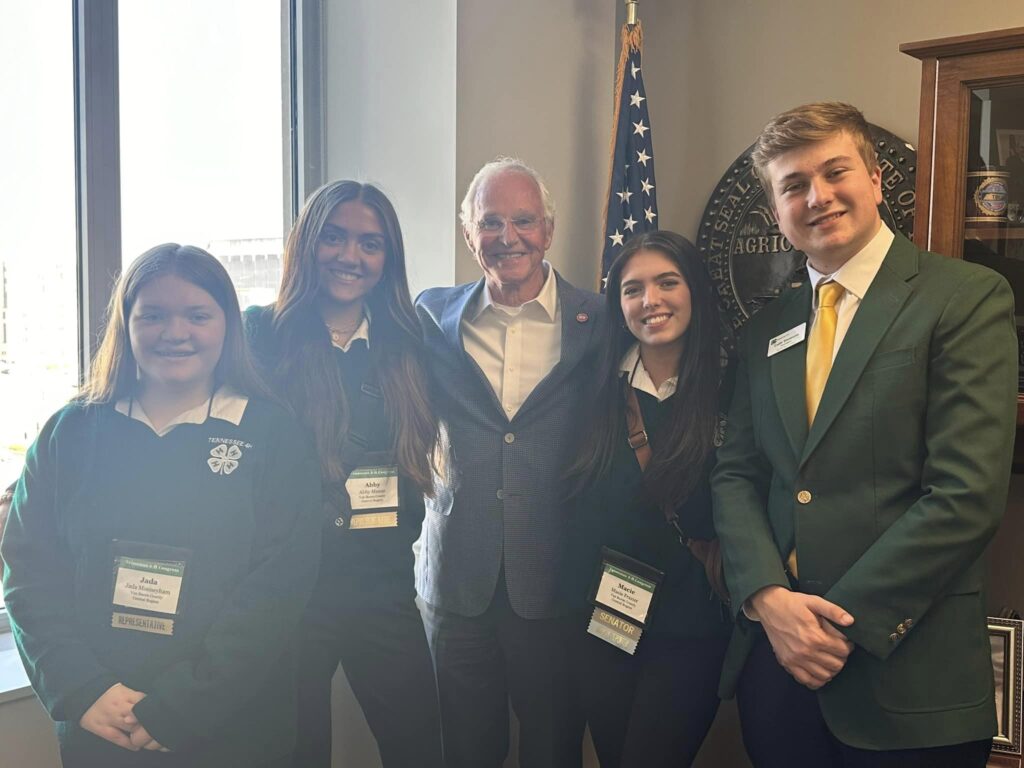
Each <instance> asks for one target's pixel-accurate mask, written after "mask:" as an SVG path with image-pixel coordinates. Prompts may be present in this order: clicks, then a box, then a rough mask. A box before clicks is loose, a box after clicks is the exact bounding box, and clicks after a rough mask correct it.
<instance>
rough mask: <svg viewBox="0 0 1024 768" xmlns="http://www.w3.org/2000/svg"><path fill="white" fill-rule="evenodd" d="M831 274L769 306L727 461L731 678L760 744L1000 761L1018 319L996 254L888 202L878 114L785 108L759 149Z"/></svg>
mask: <svg viewBox="0 0 1024 768" xmlns="http://www.w3.org/2000/svg"><path fill="white" fill-rule="evenodd" d="M753 160H754V165H755V170H756V172H757V174H758V177H759V178H760V180H761V182H762V185H763V186H764V188H765V192H766V194H767V197H768V199H769V201H770V202H771V204H772V208H773V211H774V213H775V215H776V218H777V219H778V222H779V229H780V230H781V232H782V233H783V234H784V235H785V236H786V237H787V238H788V239H789V240H790V242H792V243H793V245H794V247H795V248H797V249H799V250H801V251H803V252H804V253H805V254H806V255H807V271H808V276H809V278H810V279H809V280H807V281H806V282H804V283H803V284H801V285H800V286H799V287H798V288H795V289H792V290H790V291H788V292H787V293H785V294H784V295H783V296H781V297H780V298H779V299H778V300H776V301H775V302H773V303H772V304H770V305H768V306H767V307H766V308H765V309H764V310H762V311H761V312H760V313H759V314H758V315H757V316H755V317H754V318H752V319H751V321H750V323H749V324H748V325H747V327H746V328H745V329H744V332H743V338H742V340H741V344H740V354H741V359H740V366H739V371H738V380H737V384H736V394H735V397H734V401H733V404H732V408H731V411H730V415H729V424H728V428H727V434H726V439H725V443H724V445H723V446H722V447H721V449H720V451H719V463H718V466H717V468H716V470H715V472H714V475H713V478H712V483H713V492H714V504H715V525H716V528H717V530H718V534H719V537H720V538H721V542H722V550H723V554H724V560H725V568H726V577H727V581H728V583H729V587H730V591H731V592H732V597H733V607H734V608H735V610H736V611H737V612H738V613H739V614H740V616H741V618H740V620H739V624H738V629H737V632H736V634H735V635H734V638H733V645H732V647H731V648H730V653H729V656H728V657H727V660H726V665H725V669H724V672H723V679H722V693H723V695H726V696H731V695H732V694H733V693H736V694H737V696H738V699H739V707H740V715H741V721H742V725H743V736H744V743H745V745H746V747H747V751H748V752H749V754H750V756H751V758H752V760H753V761H754V763H755V765H757V766H759V768H760V767H761V766H785V768H796V767H798V766H808V767H812V766H813V768H819V767H824V766H843V767H844V768H848V767H849V766H858V767H859V766H873V767H879V768H880V767H882V766H895V765H899V766H901V767H902V766H928V768H942V767H943V766H948V767H949V768H954V766H955V768H971V767H972V766H977V768H982V766H984V765H985V762H986V760H987V756H988V753H989V749H990V746H991V737H992V735H993V734H994V733H995V724H996V721H995V707H994V696H993V682H992V668H991V662H990V646H989V641H988V637H987V631H986V622H985V603H984V600H983V597H982V592H981V590H982V582H983V578H984V563H983V559H982V557H983V552H984V550H985V547H986V544H987V543H988V541H989V540H990V539H991V537H992V535H993V534H994V533H995V530H996V528H997V526H998V524H999V519H1000V517H1001V515H1002V512H1003V508H1004V505H1005V502H1006V489H1007V483H1008V479H1009V471H1010V458H1011V452H1012V449H1013V440H1014V429H1015V414H1016V393H1017V355H1016V349H1017V342H1016V334H1015V326H1014V317H1013V296H1012V293H1011V291H1010V287H1009V286H1008V285H1007V283H1006V281H1005V280H1004V279H1003V278H1002V277H1000V276H999V275H998V274H996V273H995V272H992V271H991V270H988V269H986V268H984V267H980V266H977V265H974V264H970V263H966V262H964V261H962V260H958V259H949V258H945V257H943V256H938V255H936V254H932V253H927V252H922V251H919V250H918V249H917V248H916V247H915V246H914V245H912V244H911V243H910V242H909V241H908V240H906V239H905V238H904V237H903V236H902V235H900V234H898V233H897V234H894V233H893V232H891V231H890V230H889V229H888V227H886V226H885V224H884V223H883V222H882V221H881V218H880V217H879V214H878V205H879V204H880V203H881V201H882V194H881V171H880V169H879V166H878V162H877V158H876V157H875V153H874V148H873V146H872V141H871V136H870V133H869V132H868V126H867V123H866V121H865V120H864V116H863V115H862V114H861V113H860V112H859V111H858V110H857V109H855V108H853V107H850V106H848V105H845V104H838V103H820V104H810V105H805V106H802V107H798V108H796V109H793V110H790V111H789V112H786V113H784V114H782V115H779V116H778V117H776V118H774V119H773V120H772V121H771V122H770V123H769V124H768V125H767V126H766V127H765V129H764V131H763V132H762V134H761V136H760V137H759V138H758V142H757V145H756V149H755V151H754V154H753Z"/></svg>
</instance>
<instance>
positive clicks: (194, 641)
mask: <svg viewBox="0 0 1024 768" xmlns="http://www.w3.org/2000/svg"><path fill="white" fill-rule="evenodd" d="M261 394H262V387H261V385H260V383H259V381H258V379H257V377H256V374H255V373H254V370H253V367H252V365H251V363H250V362H249V357H248V352H247V349H246V345H245V339H244V336H243V332H242V323H241V315H240V312H239V308H238V299H237V298H236V297H235V292H234V288H233V287H232V285H231V280H230V278H229V277H228V274H227V272H226V271H225V269H224V267H223V266H222V265H221V264H220V263H219V262H218V261H217V260H216V259H214V258H213V257H212V256H211V255H210V254H208V253H206V252H205V251H202V250H200V249H198V248H192V247H188V246H179V245H177V244H175V243H169V244H166V245H161V246H158V247H156V248H153V249H151V250H149V251H147V252H146V253H144V254H143V255H142V256H140V257H139V258H138V259H137V260H136V261H135V262H134V263H133V264H132V265H131V266H130V267H128V269H127V270H125V272H124V274H123V275H122V276H121V278H120V279H119V280H118V282H117V286H116V287H115V290H114V294H113V296H112V298H111V301H110V307H109V310H108V320H107V325H106V330H105V332H104V336H103V341H102V344H101V346H100V348H99V351H98V352H97V353H96V356H95V358H94V359H93V362H92V366H91V368H90V376H89V381H88V382H87V384H86V385H85V387H84V388H83V391H82V394H81V395H80V396H79V397H78V398H76V400H75V401H73V402H72V403H71V404H70V405H68V406H66V407H65V408H63V409H62V410H60V411H58V412H57V413H56V414H55V415H54V416H53V417H52V418H51V419H50V420H49V422H47V424H46V426H45V427H44V428H43V430H42V432H41V433H40V435H39V438H38V439H37V440H36V442H35V444H34V445H33V446H32V448H31V449H30V450H29V452H28V455H27V456H26V459H25V470H24V472H23V473H22V476H21V479H20V480H19V481H18V485H17V487H16V490H15V494H14V503H13V507H12V512H11V518H10V521H9V522H8V525H7V531H6V535H5V536H4V540H3V559H4V561H5V562H6V569H5V572H4V600H5V602H6V605H7V609H8V612H9V614H10V619H11V626H12V629H13V631H14V637H15V641H16V643H17V645H18V649H19V651H20V652H21V656H22V659H23V661H24V663H25V668H26V670H27V671H28V674H29V678H30V679H31V681H32V686H33V688H34V689H35V691H36V693H37V694H38V695H39V698H40V699H41V700H42V702H43V704H44V705H45V706H46V708H47V710H48V711H49V713H50V715H51V717H52V718H53V719H54V720H55V721H56V724H57V732H58V737H59V740H60V748H61V758H62V760H63V763H64V766H65V768H76V767H77V766H82V767H87V768H100V767H101V766H102V768H119V767H121V766H125V767H126V768H128V767H132V768H134V767H135V766H140V767H141V766H180V767H181V768H185V767H186V766H187V767H188V768H207V767H208V768H215V767H216V768H219V767H220V766H225V765H252V766H268V767H269V766H281V765H287V764H288V762H287V761H288V759H289V757H290V751H291V749H292V747H293V743H294V738H295V725H294V718H295V694H294V655H293V643H292V638H293V632H294V628H295V626H296V625H297V624H298V621H299V618H300V616H301V614H302V607H303V605H304V604H305V602H306V600H307V599H308V597H309V594H310V592H311V590H312V586H313V583H314V580H315V577H316V563H317V558H318V556H319V539H320V526H319V524H318V523H319V509H320V481H319V472H318V471H317V464H318V463H317V459H316V453H315V449H314V447H313V445H312V440H311V439H310V438H309V436H308V435H307V434H306V433H305V432H304V431H303V430H301V429H300V428H299V426H298V425H297V423H296V422H295V420H294V418H293V417H292V416H290V415H289V414H288V413H287V412H286V411H285V410H284V409H283V408H281V407H280V406H278V405H275V404H273V403H271V402H269V401H268V400H266V399H262V398H261V397H260V395H261Z"/></svg>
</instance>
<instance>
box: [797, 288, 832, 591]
mask: <svg viewBox="0 0 1024 768" xmlns="http://www.w3.org/2000/svg"><path fill="white" fill-rule="evenodd" d="M817 290H818V314H817V315H816V316H815V318H814V326H813V327H812V328H811V337H810V338H809V339H808V340H807V378H806V390H807V426H808V427H809V426H810V425H811V424H812V423H814V414H815V413H817V411H818V404H819V403H820V402H821V394H822V393H823V392H824V391H825V382H827V381H828V374H829V371H831V370H832V352H833V350H834V347H835V343H836V325H837V324H838V323H839V314H838V313H837V312H836V302H838V301H839V297H840V296H842V295H843V291H844V290H845V289H844V288H843V286H841V285H840V284H839V283H836V282H828V283H818V289H817ZM786 565H788V566H789V572H790V573H791V574H792V575H793V577H794V578H799V573H798V571H797V562H796V550H795V549H794V550H793V551H792V552H790V553H789V557H787V558H786Z"/></svg>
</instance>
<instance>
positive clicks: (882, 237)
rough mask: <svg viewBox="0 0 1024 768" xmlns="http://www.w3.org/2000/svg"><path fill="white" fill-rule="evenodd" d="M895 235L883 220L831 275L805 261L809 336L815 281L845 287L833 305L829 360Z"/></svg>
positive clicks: (813, 315)
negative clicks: (834, 318) (833, 329)
mask: <svg viewBox="0 0 1024 768" xmlns="http://www.w3.org/2000/svg"><path fill="white" fill-rule="evenodd" d="M895 237H896V236H895V235H894V234H893V233H892V230H891V229H889V228H888V227H887V226H886V225H885V222H882V226H881V227H880V228H879V230H878V232H877V233H876V234H875V236H874V237H873V238H871V241H870V242H869V243H868V244H867V245H865V246H864V247H863V248H862V249H861V250H860V251H858V252H857V253H856V254H854V256H853V257H851V258H850V260H849V261H847V262H846V263H845V264H843V266H841V267H840V268H839V269H837V270H836V271H835V272H833V273H832V274H831V275H823V274H822V273H821V272H819V271H818V270H816V269H815V268H814V267H812V266H811V262H810V261H808V262H807V275H808V277H809V278H810V280H811V288H812V289H813V290H814V293H813V296H814V298H813V299H812V305H811V322H810V324H809V326H808V328H807V336H808V338H810V335H811V327H813V325H814V318H816V317H817V316H818V291H817V287H818V283H820V282H822V281H827V280H832V281H834V282H837V283H839V284H840V285H841V286H843V288H844V289H845V290H844V291H843V295H842V296H841V297H840V299H839V302H838V303H837V304H836V315H837V324H836V339H835V343H834V344H833V346H832V362H835V359H836V355H837V354H839V347H840V346H841V345H842V343H843V339H845V338H846V332H847V331H848V330H850V323H852V322H853V318H854V315H856V314H857V310H858V309H859V308H860V303H861V302H862V301H863V300H864V296H865V294H866V293H867V292H868V288H870V287H871V283H872V281H873V280H874V279H875V275H877V274H878V270H879V269H880V268H881V266H882V262H883V261H884V260H885V254H887V253H888V252H889V247H890V246H891V245H892V241H893V240H894V239H895Z"/></svg>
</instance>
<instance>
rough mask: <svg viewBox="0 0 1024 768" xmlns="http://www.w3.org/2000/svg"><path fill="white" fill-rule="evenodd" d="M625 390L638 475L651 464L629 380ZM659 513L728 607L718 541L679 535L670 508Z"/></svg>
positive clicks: (676, 517)
mask: <svg viewBox="0 0 1024 768" xmlns="http://www.w3.org/2000/svg"><path fill="white" fill-rule="evenodd" d="M623 382H624V384H625V387H626V393H625V394H626V433H627V435H628V437H627V440H628V442H629V447H630V448H632V449H633V452H634V453H635V454H636V460H637V463H638V464H639V465H640V471H641V472H645V471H646V470H647V465H648V464H650V462H651V454H652V451H651V443H650V440H649V439H648V437H647V429H646V427H645V426H644V415H643V413H642V412H641V410H640V401H639V400H638V399H637V396H636V390H634V389H633V385H632V384H631V383H630V380H629V378H625V379H623ZM661 512H662V514H663V515H664V516H665V522H667V523H668V524H669V525H671V526H672V528H673V529H674V530H675V532H676V536H677V537H678V538H679V543H680V544H682V545H683V546H684V547H686V548H687V549H689V550H690V553H691V554H692V555H693V556H694V557H695V558H697V561H698V562H700V564H701V565H703V566H704V573H705V575H706V576H707V578H708V583H709V584H710V585H711V589H713V590H714V592H715V594H716V595H718V598H719V599H720V600H721V601H722V602H723V603H726V604H728V603H729V590H728V589H727V588H726V585H725V570H724V568H723V564H722V550H721V547H720V545H719V543H718V539H717V538H715V539H694V538H691V537H690V536H687V535H686V533H684V532H683V529H682V526H680V525H679V515H678V514H676V511H675V509H674V508H673V507H672V505H671V504H662V505H661Z"/></svg>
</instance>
